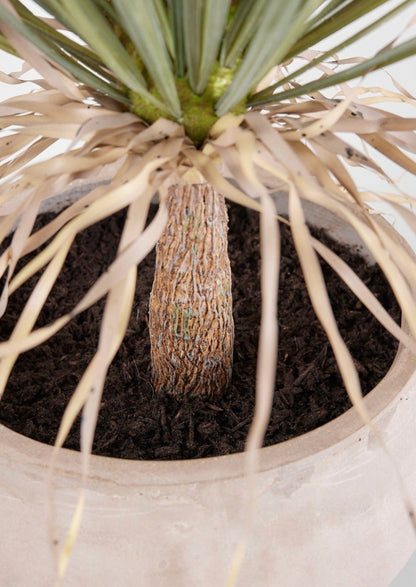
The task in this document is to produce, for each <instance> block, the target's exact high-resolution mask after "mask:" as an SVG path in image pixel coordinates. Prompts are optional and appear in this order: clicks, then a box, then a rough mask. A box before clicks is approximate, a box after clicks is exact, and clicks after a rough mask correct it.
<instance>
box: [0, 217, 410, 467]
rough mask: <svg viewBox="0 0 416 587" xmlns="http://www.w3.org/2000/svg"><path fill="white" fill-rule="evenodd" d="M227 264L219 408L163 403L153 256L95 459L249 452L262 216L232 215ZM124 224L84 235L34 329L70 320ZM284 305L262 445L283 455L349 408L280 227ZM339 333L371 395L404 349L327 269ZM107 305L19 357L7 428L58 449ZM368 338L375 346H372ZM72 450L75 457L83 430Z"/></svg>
mask: <svg viewBox="0 0 416 587" xmlns="http://www.w3.org/2000/svg"><path fill="white" fill-rule="evenodd" d="M229 215H230V223H229V224H230V228H229V255H230V260H231V268H232V271H233V298H234V321H235V347H234V369H233V377H232V381H231V385H230V386H229V388H228V390H227V392H226V394H225V395H224V396H223V397H222V398H219V399H208V400H202V399H199V398H196V399H189V400H185V401H178V400H176V399H174V398H173V397H159V396H157V395H156V394H155V393H154V391H153V389H152V384H151V372H150V357H149V355H150V343H149V336H148V327H147V315H148V299H149V293H150V289H151V285H152V279H153V268H154V253H152V254H150V255H149V256H148V257H147V258H146V259H145V261H144V262H142V263H141V265H140V267H139V276H138V281H137V291H136V302H135V307H134V310H133V312H132V315H131V319H130V323H129V327H128V333H127V336H126V338H125V340H124V343H123V345H122V348H121V349H120V351H119V352H118V354H117V356H116V358H115V360H114V362H113V364H112V365H111V367H110V370H109V374H108V378H107V382H106V387H105V391H104V395H103V399H102V405H101V410H100V414H99V419H98V425H97V430H96V435H95V444H94V453H95V454H101V455H107V456H112V457H123V458H128V459H165V460H166V459H190V458H199V457H207V456H214V455H218V454H227V453H233V452H239V451H242V450H243V449H244V442H245V439H246V436H247V432H248V427H249V424H250V422H251V419H252V414H253V405H254V389H255V372H256V354H257V340H258V332H259V321H260V303H261V300H260V291H259V234H258V216H257V214H256V213H253V212H251V211H248V210H246V209H243V208H241V207H237V206H230V208H229ZM123 219H124V214H118V215H117V216H113V217H111V218H110V219H108V220H106V221H103V222H101V223H100V224H98V225H95V226H93V227H91V228H89V229H88V230H86V231H85V232H84V233H82V234H81V235H79V236H78V237H77V239H76V241H75V243H74V245H73V247H72V249H71V252H70V255H69V257H68V261H67V263H66V264H65V267H64V271H63V273H62V275H61V276H60V278H59V280H58V282H57V284H56V286H55V287H54V289H53V291H52V294H51V297H50V299H49V300H48V302H47V304H46V306H45V309H44V311H43V312H42V314H41V316H40V317H39V320H38V322H37V326H41V325H44V324H47V323H50V322H51V321H52V320H53V319H54V318H56V317H58V316H59V315H61V314H62V313H63V312H66V311H69V310H70V309H71V308H72V307H73V306H74V305H75V304H76V302H77V301H78V300H79V299H80V297H81V296H82V294H83V292H85V291H86V290H87V289H88V288H89V287H90V286H91V284H92V283H93V282H94V280H95V279H96V278H97V277H98V275H100V274H101V272H102V271H103V270H104V269H105V268H106V266H108V264H109V262H110V261H111V259H112V258H114V255H115V252H116V248H117V244H118V239H119V235H120V230H121V227H122V224H123ZM281 229H282V255H283V256H282V261H281V276H280V294H279V298H280V301H279V308H278V311H279V321H280V341H279V359H278V366H277V371H276V389H275V397H274V405H273V413H272V417H271V420H270V424H269V427H268V430H267V435H266V439H265V444H266V445H271V444H276V443H278V442H281V441H283V440H286V439H289V438H292V437H294V436H297V435H299V434H303V433H304V432H307V431H309V430H312V429H314V428H316V427H318V426H321V425H322V424H325V423H326V422H328V421H329V420H331V419H333V418H335V417H337V416H339V415H340V414H342V413H343V412H344V411H346V410H347V409H348V408H349V407H350V405H351V404H350V402H349V399H348V397H347V394H346V391H345V389H344V387H343V384H342V382H341V378H340V375H339V373H338V369H337V367H336V364H335V360H334V356H333V353H332V351H331V349H330V346H329V344H328V342H327V340H326V337H325V334H324V333H323V331H322V328H321V326H320V325H319V323H318V321H317V319H316V317H315V314H314V311H313V309H312V307H311V304H310V302H309V299H308V294H307V292H306V289H305V286H304V281H303V277H302V273H301V270H300V267H299V264H298V262H297V257H296V254H295V252H294V247H293V244H292V242H291V238H290V231H289V230H288V229H287V228H286V227H285V226H282V227H281ZM320 238H322V240H324V242H326V243H327V244H329V245H330V246H331V248H332V249H333V250H335V251H336V252H337V253H338V254H340V255H341V256H342V258H343V259H344V260H347V261H348V263H350V265H352V266H353V268H354V269H355V270H356V271H357V272H358V273H359V275H360V276H361V277H362V279H363V280H364V281H365V283H366V284H367V285H368V286H369V287H370V289H371V290H372V291H373V293H375V295H376V296H377V297H378V298H379V300H380V301H381V303H382V304H383V305H384V306H385V308H386V309H387V310H388V311H389V312H390V313H391V314H392V316H393V317H394V318H395V319H396V320H397V321H399V319H400V312H399V309H398V307H397V304H396V302H395V300H394V297H393V295H392V293H391V290H390V289H389V287H388V286H387V284H386V281H385V279H384V277H383V276H382V274H381V272H380V271H379V270H378V269H377V268H376V267H368V266H367V265H366V263H365V262H364V261H363V260H362V258H361V257H360V256H359V255H358V254H357V252H356V251H354V250H351V249H347V248H345V247H342V246H341V245H339V244H336V243H334V242H333V241H331V239H328V237H326V236H323V235H320ZM322 266H323V270H324V272H325V276H326V279H327V283H328V288H329V292H330V297H331V301H332V303H333V307H334V312H335V315H336V318H337V320H338V321H339V328H340V330H341V332H342V334H343V336H344V338H345V340H346V342H347V345H348V347H349V349H350V351H351V353H352V355H353V357H354V360H355V363H356V366H357V369H358V371H359V374H360V376H361V383H362V388H363V392H364V393H368V391H370V390H371V389H372V388H373V387H374V386H375V385H376V384H377V383H378V381H379V380H380V379H381V378H382V377H383V376H384V375H385V373H386V372H387V370H388V368H389V366H390V365H391V363H392V360H393V357H394V354H395V352H396V349H397V342H396V341H395V340H394V339H393V338H392V337H391V336H390V335H389V334H388V333H386V332H385V331H384V329H383V328H382V327H381V326H380V325H379V324H378V322H377V321H376V320H375V319H374V318H373V317H372V316H371V314H370V313H369V312H368V311H367V310H366V309H365V308H363V307H362V305H361V303H360V302H358V301H357V300H356V299H355V297H354V296H353V295H352V294H351V293H350V292H349V291H348V289H347V288H346V286H344V285H343V283H342V282H341V281H340V279H339V278H338V277H337V276H336V275H335V274H334V272H333V271H332V270H331V269H330V268H329V267H327V266H326V265H325V264H324V263H322ZM32 287H33V281H31V282H29V283H28V284H26V285H25V286H23V287H22V288H21V289H19V290H18V292H16V293H15V294H14V295H13V296H12V297H11V298H10V302H9V308H8V310H7V313H6V314H5V316H4V317H3V318H2V320H1V322H0V336H1V338H2V339H5V338H7V336H8V335H9V333H10V332H11V329H12V327H13V325H14V323H15V321H16V319H17V316H18V315H19V312H20V311H21V308H22V304H23V303H24V300H25V299H27V296H28V293H29V292H30V290H31V288H32ZM102 311H103V303H102V302H100V303H98V304H96V305H95V306H94V307H93V308H91V309H90V310H88V311H87V312H85V313H84V314H82V315H81V316H79V317H78V318H77V319H75V320H74V321H72V322H71V323H70V324H69V325H68V326H67V327H66V328H65V329H63V330H62V331H61V332H59V333H58V334H57V335H56V336H55V337H54V338H53V339H52V340H51V341H48V342H47V343H44V344H43V345H41V346H40V347H38V348H36V349H34V350H31V351H29V352H26V353H24V354H23V355H22V356H21V357H20V358H19V360H18V362H17V363H16V366H15V368H14V370H13V372H12V375H11V377H10V380H9V383H8V386H7V389H6V391H5V394H4V397H3V399H2V401H1V403H0V421H1V422H2V423H3V424H5V425H6V426H8V427H9V428H12V429H13V430H16V431H18V432H20V433H22V434H24V435H26V436H29V437H31V438H34V439H37V440H39V441H41V442H45V443H49V444H52V443H53V442H54V440H55V437H56V433H57V430H58V425H59V421H60V418H61V416H62V414H63V411H64V409H65V406H66V405H67V403H68V400H69V398H70V397H71V394H72V392H73V390H74V388H75V386H76V384H77V382H78V381H79V379H80V377H81V375H82V373H83V371H84V370H85V368H86V366H87V365H88V361H89V360H90V359H91V357H92V355H93V353H94V349H95V347H96V343H97V340H98V327H99V321H100V318H101V315H102ZM370 335H371V336H370ZM65 446H66V447H68V448H72V449H76V450H78V449H79V419H78V421H77V422H76V423H75V424H74V426H73V428H72V430H71V432H70V435H69V437H68V440H67V442H66V445H65Z"/></svg>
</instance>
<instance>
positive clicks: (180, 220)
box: [149, 184, 234, 395]
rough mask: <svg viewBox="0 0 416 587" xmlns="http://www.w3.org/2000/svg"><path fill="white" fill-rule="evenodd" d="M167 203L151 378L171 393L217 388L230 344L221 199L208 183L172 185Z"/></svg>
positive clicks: (152, 323)
mask: <svg viewBox="0 0 416 587" xmlns="http://www.w3.org/2000/svg"><path fill="white" fill-rule="evenodd" d="M168 206H169V221H168V224H167V226H166V229H165V231H164V233H163V235H162V237H161V238H160V240H159V243H158V245H157V255H156V267H155V278H154V283H153V288H152V292H151V296H150V308H149V329H150V340H151V359H152V371H153V384H154V387H155V389H156V391H158V392H166V393H172V394H174V395H198V394H203V395H218V394H221V393H222V392H223V391H224V390H225V389H226V387H227V385H228V382H229V380H230V377H231V371H232V354H233V344H234V323H233V317H232V297H231V269H230V262H229V259H228V252H227V231H228V216H227V209H226V205H225V200H224V198H223V197H222V196H221V195H219V194H218V193H217V192H216V191H215V190H214V189H213V188H212V187H211V186H209V185H208V184H185V185H175V186H172V187H171V188H170V190H169V196H168Z"/></svg>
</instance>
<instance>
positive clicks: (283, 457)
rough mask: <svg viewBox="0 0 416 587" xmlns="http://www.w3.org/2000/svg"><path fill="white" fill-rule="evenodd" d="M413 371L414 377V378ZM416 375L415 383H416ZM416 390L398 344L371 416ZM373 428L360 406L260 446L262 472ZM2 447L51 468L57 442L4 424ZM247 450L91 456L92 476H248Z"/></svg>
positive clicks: (65, 469)
mask: <svg viewBox="0 0 416 587" xmlns="http://www.w3.org/2000/svg"><path fill="white" fill-rule="evenodd" d="M412 376H413V377H412ZM413 380H414V382H413ZM412 387H413V388H415V389H416V370H415V364H414V358H413V356H412V354H411V352H410V351H409V350H408V349H406V348H405V347H404V346H403V345H402V344H400V345H399V348H398V352H397V354H396V357H395V359H394V361H393V363H392V365H391V367H390V369H389V371H388V372H387V374H386V375H385V376H384V378H383V379H382V380H381V381H380V382H379V383H378V385H377V386H376V387H375V388H374V389H373V390H371V391H370V392H369V393H368V394H367V395H366V396H365V397H364V402H365V404H366V407H367V410H368V412H369V415H370V417H371V418H372V420H373V422H374V424H375V425H376V426H377V421H378V420H379V419H380V418H381V417H382V415H383V413H384V412H385V411H386V410H388V409H389V407H390V405H391V404H392V403H394V402H399V401H401V400H403V399H407V394H408V393H409V391H410V388H412ZM369 432H370V431H369V427H368V426H367V425H365V424H363V422H362V420H361V418H360V416H359V415H358V413H357V411H356V409H355V408H353V407H352V408H350V409H349V410H347V411H346V412H344V414H341V415H340V416H338V417H337V418H334V419H333V420H331V421H330V422H328V423H326V424H324V425H322V426H319V427H318V428H315V429H314V430H311V431H310V432H307V433H305V434H302V435H300V436H297V437H295V438H292V439H290V440H286V441H283V442H281V443H278V444H275V445H273V446H268V447H264V448H262V449H261V450H260V451H259V462H258V472H266V471H268V470H270V469H275V468H278V467H284V466H287V465H290V464H293V463H296V462H299V461H305V460H308V459H310V458H312V457H313V455H315V454H316V453H321V452H323V451H328V450H330V451H333V450H335V447H337V446H338V447H339V445H341V444H343V443H345V442H346V441H350V442H351V441H352V442H361V441H362V440H363V438H364V437H367V436H368V435H369ZM0 447H2V448H3V450H4V449H5V448H6V449H8V450H7V455H8V457H9V458H10V462H15V459H16V458H18V456H19V455H24V456H23V458H24V459H26V460H27V461H30V462H32V463H33V462H35V463H38V464H39V465H40V466H41V467H44V468H46V469H47V468H48V465H49V463H50V460H51V457H52V452H53V447H52V446H50V445H46V444H43V443H41V442H39V441H36V440H33V439H31V438H28V437H25V436H23V435H22V434H20V433H17V432H14V431H13V430H11V429H9V428H6V427H5V426H4V425H0ZM246 454H247V453H244V452H240V453H234V454H231V455H223V456H216V457H206V458H200V459H187V460H174V461H148V460H143V461H141V460H129V459H118V458H114V457H106V456H98V455H91V457H90V458H91V461H90V475H89V479H90V481H91V483H92V484H93V485H94V484H96V483H97V482H99V483H100V486H101V485H102V484H103V483H104V484H106V483H107V484H110V485H114V483H115V482H117V485H118V484H119V482H120V480H122V479H128V480H129V484H130V485H154V484H155V483H157V484H158V485H178V484H188V483H195V482H196V481H198V482H208V481H212V480H225V479H230V478H236V477H243V476H244V475H245V470H246ZM80 471H81V455H80V453H79V452H78V451H74V450H70V449H66V448H63V449H61V450H60V452H59V455H58V459H57V463H56V475H57V476H58V477H59V476H61V475H65V476H67V475H70V476H71V477H73V476H77V477H78V476H79V477H80V476H81V472H80Z"/></svg>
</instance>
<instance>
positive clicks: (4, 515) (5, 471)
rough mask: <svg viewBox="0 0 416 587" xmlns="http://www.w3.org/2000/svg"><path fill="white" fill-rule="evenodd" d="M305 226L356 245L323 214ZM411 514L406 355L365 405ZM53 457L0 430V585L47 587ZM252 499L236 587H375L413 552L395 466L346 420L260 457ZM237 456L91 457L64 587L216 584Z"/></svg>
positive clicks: (224, 561) (73, 466) (413, 413)
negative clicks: (251, 522)
mask: <svg viewBox="0 0 416 587" xmlns="http://www.w3.org/2000/svg"><path fill="white" fill-rule="evenodd" d="M308 217H309V220H310V221H311V222H313V223H315V224H319V225H321V226H324V227H326V228H329V229H330V231H331V232H335V233H336V234H337V238H338V239H340V240H341V239H342V240H344V241H347V242H355V241H354V238H353V236H352V234H353V233H352V231H351V230H350V229H348V227H344V226H342V225H340V223H339V222H337V221H335V219H334V218H333V217H332V216H329V215H324V217H323V216H322V212H321V211H317V210H316V209H315V208H313V207H311V208H310V209H309V207H308ZM365 402H366V404H367V407H368V410H369V412H370V414H371V416H372V418H373V419H374V423H375V425H376V426H377V428H378V429H379V431H380V433H381V435H382V437H383V439H384V441H385V443H386V445H387V447H388V449H389V451H390V454H391V455H392V456H393V458H394V460H395V463H396V465H397V467H398V468H399V469H400V472H401V474H402V477H403V480H404V482H405V484H406V487H407V491H408V493H409V496H410V498H411V500H412V501H413V502H414V503H416V467H415V463H416V427H415V426H414V422H415V419H416V374H415V358H414V357H413V356H412V355H411V354H410V353H409V351H407V350H406V349H404V348H403V347H400V348H399V351H398V354H397V356H396V359H395V361H394V364H393V366H392V367H391V369H390V371H389V373H388V374H387V375H386V377H385V378H384V379H383V380H382V381H381V382H380V384H379V385H378V386H377V387H376V388H375V389H374V390H373V391H372V392H371V393H370V394H369V395H368V396H367V397H366V398H365ZM51 451H52V449H51V447H48V446H46V445H42V444H40V443H38V442H35V441H33V440H30V439H27V438H24V437H22V436H21V435H19V434H16V433H15V432H12V431H10V430H8V429H6V428H4V427H0V467H1V470H2V474H1V478H0V479H1V480H0V519H1V520H2V528H3V534H2V545H1V551H0V569H1V577H2V584H3V585H5V586H9V585H10V586H13V587H27V586H28V585H31V586H32V587H45V586H47V585H53V584H54V561H53V556H52V551H51V548H50V545H49V538H48V525H47V488H46V476H47V472H48V463H49V460H50V456H51ZM79 462H80V457H79V454H78V453H75V452H72V451H68V450H63V451H62V453H61V456H60V459H59V462H58V467H57V472H56V484H57V493H56V505H57V511H58V518H59V519H58V522H59V524H60V526H61V527H66V526H67V524H68V522H69V520H70V517H71V515H72V513H73V508H74V506H75V503H76V499H77V495H78V493H77V492H78V488H79V484H80V473H79V471H80V464H79ZM258 483H259V499H258V502H257V504H256V514H255V527H254V529H253V532H252V534H251V537H250V543H249V548H248V552H247V556H246V558H245V560H244V563H243V566H242V569H241V575H240V578H239V583H238V585H241V586H246V587H252V586H253V585H265V586H273V585H279V586H284V587H285V586H287V587H296V586H302V587H304V585H308V586H311V587H313V586H315V587H322V586H324V585H337V586H339V587H341V586H345V587H350V586H351V585H354V586H355V587H360V586H362V587H372V586H374V587H383V586H388V585H389V583H390V581H391V580H392V579H393V578H394V577H395V576H396V574H397V573H398V571H399V570H400V569H401V568H402V567H403V565H404V564H405V562H406V560H407V559H408V558H409V556H410V554H411V552H412V551H413V549H414V547H415V543H416V540H415V538H414V535H413V532H412V529H411V525H410V523H409V520H408V516H407V513H406V509H405V507H404V503H403V500H402V497H401V493H400V488H399V483H398V479H397V476H396V474H395V470H394V467H393V466H392V464H391V461H390V460H389V458H388V457H387V456H386V455H385V453H384V452H383V450H382V449H381V447H380V446H379V444H378V442H377V441H376V440H375V439H374V437H373V435H372V434H371V433H370V432H369V430H368V428H367V427H365V426H363V425H362V423H361V421H360V419H359V417H358V416H357V414H356V413H355V411H354V410H349V411H348V412H346V413H345V414H344V415H342V416H340V417H339V418H337V419H336V420H333V421H332V422H330V423H328V424H326V425H325V426H322V427H320V428H318V429H316V430H314V431H312V432H310V433H308V434H305V435H303V436H300V437H298V438H295V439H293V440H290V441H287V442H284V443H281V444H279V445H276V446H273V447H269V448H265V449H263V450H262V451H261V457H260V472H259V475H258ZM245 490H246V485H245V479H244V455H242V454H236V455H231V456H226V457H217V458H210V459H200V460H195V461H176V462H137V461H125V460H121V459H111V458H106V457H96V456H94V457H92V462H91V475H90V479H89V481H88V485H87V501H86V510H85V514H84V518H83V522H82V527H81V531H80V535H79V537H78V541H77V542H76V544H75V547H74V551H73V555H72V558H71V561H70V565H69V568H68V572H67V576H66V580H65V583H64V585H65V586H67V587H84V586H85V587H87V586H89V585H94V584H95V585H100V587H113V586H114V585H123V587H130V586H134V587H137V586H143V587H148V586H152V587H153V586H157V587H159V586H169V587H183V586H185V585H198V586H207V587H217V586H219V585H223V584H224V583H225V580H226V577H227V572H228V570H229V565H230V561H231V558H232V555H233V552H234V549H235V546H236V543H237V541H238V539H239V537H240V532H241V527H242V522H243V520H244V509H243V503H244V495H245Z"/></svg>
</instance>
